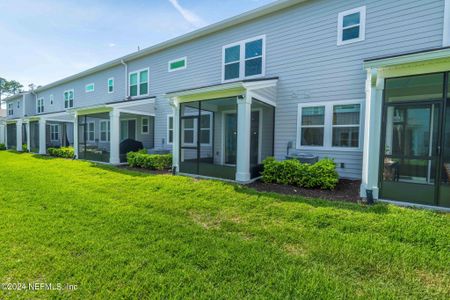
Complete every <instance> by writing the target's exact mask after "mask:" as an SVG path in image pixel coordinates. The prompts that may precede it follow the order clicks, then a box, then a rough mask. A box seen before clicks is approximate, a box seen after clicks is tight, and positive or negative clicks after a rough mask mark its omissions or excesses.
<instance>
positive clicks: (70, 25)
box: [0, 0, 274, 86]
mask: <svg viewBox="0 0 450 300" xmlns="http://www.w3.org/2000/svg"><path fill="white" fill-rule="evenodd" d="M270 2H274V0H127V1H118V0H110V1H106V0H101V1H92V0H76V1H66V0H40V1H36V0H14V1H12V0H0V37H1V45H0V77H5V78H7V79H15V80H18V81H20V82H21V83H22V84H24V85H25V86H27V85H28V84H30V83H34V84H36V85H44V84H48V83H50V82H53V81H55V80H58V79H61V78H63V77H66V76H69V75H72V74H75V73H78V72H80V71H83V70H85V69H88V68H90V67H93V66H96V65H98V64H101V63H103V62H107V61H109V60H112V59H115V58H118V57H120V56H123V55H126V54H129V53H131V52H134V51H136V50H137V47H138V46H139V47H140V48H141V49H142V48H145V47H148V46H151V45H154V44H156V43H159V42H162V41H165V40H167V39H170V38H173V37H176V36H179V35H181V34H183V33H186V32H189V31H192V30H195V29H197V28H200V27H202V26H205V25H208V24H211V23H214V22H217V21H220V20H223V19H225V18H227V17H231V16H234V15H237V14H239V13H242V12H245V11H248V10H251V9H253V8H257V7H259V6H262V5H265V4H268V3H270Z"/></svg>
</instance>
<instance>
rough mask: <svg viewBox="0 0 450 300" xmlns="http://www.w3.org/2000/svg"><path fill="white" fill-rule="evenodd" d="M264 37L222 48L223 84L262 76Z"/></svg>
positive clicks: (263, 71)
mask: <svg viewBox="0 0 450 300" xmlns="http://www.w3.org/2000/svg"><path fill="white" fill-rule="evenodd" d="M264 73H265V36H261V37H256V38H253V39H248V40H244V41H240V42H237V43H234V44H230V45H227V46H225V47H223V74H222V79H223V81H224V82H226V81H232V80H242V79H244V78H253V77H257V76H264Z"/></svg>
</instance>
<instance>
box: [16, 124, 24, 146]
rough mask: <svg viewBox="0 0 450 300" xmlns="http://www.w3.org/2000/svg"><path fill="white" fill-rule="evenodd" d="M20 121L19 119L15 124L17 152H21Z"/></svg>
mask: <svg viewBox="0 0 450 300" xmlns="http://www.w3.org/2000/svg"><path fill="white" fill-rule="evenodd" d="M22 124H23V123H22V120H21V119H19V120H17V122H16V137H17V141H16V142H17V147H16V150H17V151H22Z"/></svg>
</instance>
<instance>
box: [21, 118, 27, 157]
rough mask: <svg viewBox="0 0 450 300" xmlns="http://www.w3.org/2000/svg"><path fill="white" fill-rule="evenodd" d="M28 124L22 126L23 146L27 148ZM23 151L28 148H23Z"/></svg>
mask: <svg viewBox="0 0 450 300" xmlns="http://www.w3.org/2000/svg"><path fill="white" fill-rule="evenodd" d="M27 134H28V132H27V124H22V145H23V146H27ZM22 150H23V151H26V150H27V147H23V149H22Z"/></svg>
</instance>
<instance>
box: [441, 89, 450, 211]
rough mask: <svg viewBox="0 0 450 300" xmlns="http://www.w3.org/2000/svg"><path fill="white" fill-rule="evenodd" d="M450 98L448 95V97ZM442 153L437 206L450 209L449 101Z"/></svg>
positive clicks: (448, 102) (449, 102)
mask: <svg viewBox="0 0 450 300" xmlns="http://www.w3.org/2000/svg"><path fill="white" fill-rule="evenodd" d="M449 98H450V95H449ZM443 142H444V143H443V145H444V147H443V151H442V161H443V164H442V175H441V176H442V177H441V186H440V192H439V205H440V206H444V207H450V99H448V100H447V108H446V111H445V125H444V141H443Z"/></svg>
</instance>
